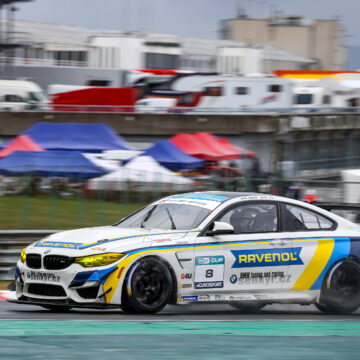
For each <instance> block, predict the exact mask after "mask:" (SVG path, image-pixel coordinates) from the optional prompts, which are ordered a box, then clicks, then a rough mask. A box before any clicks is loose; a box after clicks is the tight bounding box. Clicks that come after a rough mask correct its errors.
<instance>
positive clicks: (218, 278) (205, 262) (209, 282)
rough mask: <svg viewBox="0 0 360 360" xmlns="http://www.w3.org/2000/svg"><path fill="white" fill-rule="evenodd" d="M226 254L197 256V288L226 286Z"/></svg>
mask: <svg viewBox="0 0 360 360" xmlns="http://www.w3.org/2000/svg"><path fill="white" fill-rule="evenodd" d="M224 266H225V258H224V256H199V257H197V258H195V283H194V284H195V289H214V288H222V287H224Z"/></svg>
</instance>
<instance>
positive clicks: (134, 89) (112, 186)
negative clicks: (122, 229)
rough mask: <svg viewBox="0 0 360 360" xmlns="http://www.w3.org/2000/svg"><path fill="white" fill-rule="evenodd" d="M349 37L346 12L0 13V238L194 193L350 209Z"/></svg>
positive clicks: (143, 8)
mask: <svg viewBox="0 0 360 360" xmlns="http://www.w3.org/2000/svg"><path fill="white" fill-rule="evenodd" d="M357 25H358V19H357V13H356V11H354V3H353V1H350V0H343V1H341V3H340V2H339V1H336V0H331V1H329V0H318V1H316V2H314V1H308V0H304V1H302V2H297V3H293V2H289V1H282V0H281V1H279V0H276V1H275V0H242V1H241V0H226V1H221V2H219V1H216V0H206V1H205V0H195V1H191V2H190V1H182V2H178V1H174V0H166V1H165V0H147V1H145V0H144V1H140V0H137V1H135V0H131V1H130V0H122V1H119V0H116V1H115V0H113V1H112V0H107V1H105V2H104V1H103V2H99V1H95V0H94V1H93V0H76V1H67V0H64V1H61V2H59V1H55V0H0V142H1V143H0V213H1V217H0V229H2V230H3V231H5V233H6V232H9V231H18V230H24V231H28V230H45V231H55V230H62V229H71V228H75V227H84V226H97V225H105V224H111V223H115V222H116V221H118V220H119V219H121V218H122V217H124V216H126V215H128V214H129V213H131V212H133V211H135V210H137V209H139V208H141V207H142V206H144V204H147V203H148V202H150V201H153V200H156V199H158V198H159V197H162V196H164V195H168V194H169V195H170V194H174V193H179V192H184V191H196V190H228V191H256V192H263V193H272V194H280V195H284V196H289V197H293V198H296V199H300V200H303V201H307V202H319V201H320V202H336V203H353V204H354V203H358V201H359V198H360V191H359V190H360V170H359V169H360V156H359V145H358V144H359V138H360V132H359V129H360V113H359V106H360V72H358V71H357V69H359V68H360V52H359V49H360V40H359V37H360V30H359V27H358V26H357ZM346 216H347V217H348V218H349V219H350V220H352V221H355V222H358V221H359V216H358V214H357V212H356V211H355V210H351V211H350V212H348V213H347V214H346ZM18 245H19V246H21V244H20V243H19V244H18ZM4 246H5V245H4ZM17 248H18V246H17V245H14V246H11V244H10V245H6V251H8V250H12V252H11V251H10V252H11V254H15V255H16V256H17V252H18V249H17ZM6 251H5V255H6V256H8V254H9V252H6ZM10 262H11V261H10ZM8 265H9V261H6V260H2V261H0V267H1V266H2V267H1V269H3V270H4V271H5V270H7V266H8Z"/></svg>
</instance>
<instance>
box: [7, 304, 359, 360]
mask: <svg viewBox="0 0 360 360" xmlns="http://www.w3.org/2000/svg"><path fill="white" fill-rule="evenodd" d="M359 354H360V311H357V312H356V313H354V314H351V315H341V316H339V315H336V316H335V315H332V316H331V315H325V314H322V313H320V312H319V311H318V310H317V309H316V308H315V307H314V306H298V305H283V306H279V305H276V306H275V305H271V306H267V307H265V308H264V309H262V310H261V311H259V312H258V313H256V314H241V313H239V312H238V311H237V310H235V309H233V308H231V307H230V306H228V305H210V304H209V305H187V306H167V307H166V308H165V309H164V310H163V311H162V312H160V313H159V314H156V315H128V314H125V313H123V312H121V311H120V310H106V311H99V310H85V309H79V310H73V311H71V312H69V313H53V312H51V311H48V310H45V309H42V308H40V307H36V306H31V305H18V304H11V303H7V302H5V301H0V359H1V360H8V359H9V360H14V359H15V360H17V359H30V360H32V359H34V360H35V359H77V360H78V359H80V360H82V359H87V360H88V359H91V360H92V359H94V360H95V359H97V360H100V359H101V360H108V359H157V360H162V359H206V360H211V359H217V360H218V359H246V360H248V359H251V360H267V359H269V360H270V359H277V360H300V359H301V360H303V359H316V360H325V359H326V360H329V359H335V358H336V359H346V360H353V359H354V360H355V359H356V360H358V359H359V358H360V355H359Z"/></svg>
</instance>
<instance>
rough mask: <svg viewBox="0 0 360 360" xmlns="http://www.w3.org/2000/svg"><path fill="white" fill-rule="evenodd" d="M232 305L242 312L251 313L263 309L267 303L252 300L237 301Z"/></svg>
mask: <svg viewBox="0 0 360 360" xmlns="http://www.w3.org/2000/svg"><path fill="white" fill-rule="evenodd" d="M230 305H231V306H232V307H233V308H235V309H237V310H240V312H242V313H250V314H251V313H254V312H257V311H259V310H260V309H262V308H263V307H264V306H266V304H264V303H262V302H251V301H236V302H231V303H230Z"/></svg>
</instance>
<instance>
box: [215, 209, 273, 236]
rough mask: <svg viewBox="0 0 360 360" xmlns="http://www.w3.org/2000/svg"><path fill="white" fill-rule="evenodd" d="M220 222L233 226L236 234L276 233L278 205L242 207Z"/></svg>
mask: <svg viewBox="0 0 360 360" xmlns="http://www.w3.org/2000/svg"><path fill="white" fill-rule="evenodd" d="M219 221H223V222H226V223H228V224H230V225H232V226H233V227H234V233H235V234H248V233H263V232H275V231H277V229H278V216H277V208H276V205H275V204H268V203H257V204H248V205H240V206H238V207H236V208H233V209H231V210H230V211H228V212H227V213H226V214H225V215H223V216H222V217H221V218H220V219H219Z"/></svg>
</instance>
